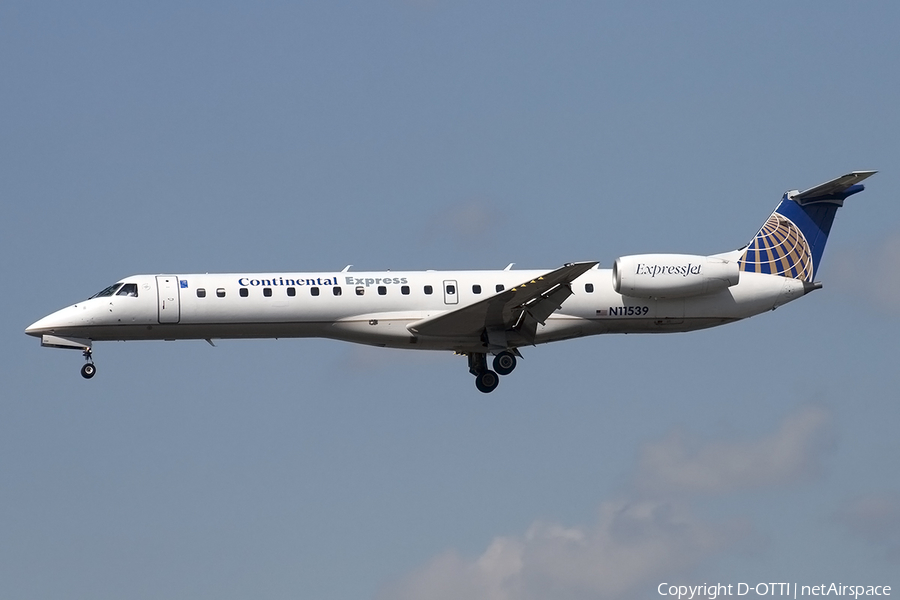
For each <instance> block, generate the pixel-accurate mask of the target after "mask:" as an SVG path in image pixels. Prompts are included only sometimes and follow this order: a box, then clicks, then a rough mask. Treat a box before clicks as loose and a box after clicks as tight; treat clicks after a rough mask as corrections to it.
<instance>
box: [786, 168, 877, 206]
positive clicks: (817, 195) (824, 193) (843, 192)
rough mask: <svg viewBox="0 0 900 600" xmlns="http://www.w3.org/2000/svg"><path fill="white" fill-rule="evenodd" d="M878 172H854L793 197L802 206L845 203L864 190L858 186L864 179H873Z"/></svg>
mask: <svg viewBox="0 0 900 600" xmlns="http://www.w3.org/2000/svg"><path fill="white" fill-rule="evenodd" d="M877 172H878V171H853V172H852V173H847V174H846V175H842V176H840V177H838V178H837V179H832V180H831V181H826V182H825V183H820V184H819V185H817V186H815V187H811V188H809V189H808V190H803V191H802V192H799V193H797V194H794V195H793V196H791V197H792V198H793V199H794V200H795V201H797V202H799V203H800V204H811V203H813V202H827V201H832V202H834V201H837V202H843V201H844V200H845V199H846V198H847V197H848V196H851V195H853V194H855V193H857V192H861V191H862V190H863V186H861V185H857V184H859V182H860V181H862V180H863V179H866V178H867V177H871V176H872V175H874V174H875V173H877Z"/></svg>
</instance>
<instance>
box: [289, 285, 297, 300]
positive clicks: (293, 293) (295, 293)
mask: <svg viewBox="0 0 900 600" xmlns="http://www.w3.org/2000/svg"><path fill="white" fill-rule="evenodd" d="M287 295H288V296H290V297H291V298H293V297H294V296H296V295H297V288H292V287H289V288H288V289H287Z"/></svg>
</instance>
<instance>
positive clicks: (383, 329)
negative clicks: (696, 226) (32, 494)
mask: <svg viewBox="0 0 900 600" xmlns="http://www.w3.org/2000/svg"><path fill="white" fill-rule="evenodd" d="M546 272H547V271H546V270H540V271H520V270H502V271H424V272H423V271H415V272H392V271H391V272H349V271H343V272H331V273H257V274H243V273H230V274H191V275H136V276H133V277H126V278H125V279H122V280H121V281H120V283H123V284H135V286H134V287H133V288H128V289H135V288H136V290H137V295H136V296H135V295H123V294H121V292H120V294H118V295H117V294H115V293H114V294H113V295H107V296H100V297H94V298H91V299H88V300H85V301H82V302H79V303H77V304H75V305H72V306H69V307H68V308H64V309H62V310H59V311H57V312H55V313H53V314H51V315H48V316H47V317H45V318H43V319H41V320H39V321H38V322H36V323H34V324H33V325H31V326H30V327H29V328H28V329H27V330H26V332H27V333H28V334H30V335H34V336H45V339H50V338H47V337H46V336H58V337H62V338H74V339H81V340H90V341H105V340H152V339H172V340H174V339H224V338H286V337H322V338H332V339H337V340H343V341H348V342H356V343H361V344H369V345H375V346H386V347H392V348H410V349H429V350H452V351H457V352H466V353H469V352H484V351H485V349H486V344H485V343H484V341H483V340H479V339H473V338H472V336H466V335H460V336H454V335H441V336H430V337H429V336H424V335H418V334H417V333H415V331H414V330H415V323H417V322H419V321H422V320H423V319H429V318H432V317H435V316H436V315H440V314H442V313H445V312H447V311H454V310H457V309H459V308H462V307H465V306H466V305H469V304H473V303H475V302H478V301H481V300H484V299H485V298H488V297H489V296H492V295H494V294H497V293H498V291H502V290H503V289H510V288H512V287H514V286H517V285H520V284H522V283H524V282H527V281H529V280H530V279H532V278H537V277H540V276H541V275H543V274H545V273H546ZM501 286H502V287H501ZM125 289H126V288H124V287H122V288H120V290H125ZM571 289H572V292H573V293H572V295H571V296H569V297H568V298H567V299H566V300H565V301H564V302H563V303H562V306H561V307H560V308H559V309H558V310H556V311H555V312H553V313H552V314H551V315H550V316H549V317H548V318H547V319H546V320H545V322H544V323H543V324H540V325H539V326H538V327H537V331H536V334H535V338H534V342H533V343H535V344H537V343H545V342H551V341H556V340H563V339H569V338H575V337H581V336H586V335H596V334H602V333H660V332H676V331H691V330H696V329H703V328H706V327H712V326H715V325H720V324H723V323H728V322H731V321H736V320H739V319H743V318H746V317H750V316H752V315H755V314H759V313H761V312H765V311H768V310H772V309H773V308H775V307H777V306H779V305H781V304H784V303H786V302H789V301H791V300H793V299H795V298H798V297H800V296H802V295H803V294H804V293H805V291H807V290H805V289H804V284H803V282H802V281H799V280H796V279H790V278H785V277H780V276H775V275H767V274H762V273H749V272H746V273H741V277H740V282H739V283H738V284H737V285H733V286H731V287H728V288H726V289H724V290H721V291H718V292H716V293H712V294H706V295H698V296H690V297H685V298H668V299H658V298H650V299H643V298H635V297H630V296H623V295H621V294H618V293H616V292H615V290H614V287H613V274H612V271H611V270H609V269H597V268H594V269H591V270H589V271H587V272H585V273H584V274H583V275H581V276H580V277H578V278H577V279H575V280H574V281H572V282H571ZM509 342H510V346H518V345H524V344H520V343H517V340H515V339H510V340H509ZM48 345H50V344H48Z"/></svg>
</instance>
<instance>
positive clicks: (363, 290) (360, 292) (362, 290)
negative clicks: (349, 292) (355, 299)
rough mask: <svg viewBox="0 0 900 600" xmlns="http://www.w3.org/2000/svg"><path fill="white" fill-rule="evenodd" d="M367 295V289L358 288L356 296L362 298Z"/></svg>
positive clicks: (359, 286)
mask: <svg viewBox="0 0 900 600" xmlns="http://www.w3.org/2000/svg"><path fill="white" fill-rule="evenodd" d="M365 293H366V288H364V287H363V286H361V285H358V286H356V295H357V296H362V295H363V294H365Z"/></svg>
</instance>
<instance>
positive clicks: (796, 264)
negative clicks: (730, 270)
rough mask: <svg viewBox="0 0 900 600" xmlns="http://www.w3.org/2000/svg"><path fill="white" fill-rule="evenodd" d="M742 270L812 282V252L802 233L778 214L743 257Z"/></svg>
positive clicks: (771, 219) (769, 221)
mask: <svg viewBox="0 0 900 600" xmlns="http://www.w3.org/2000/svg"><path fill="white" fill-rule="evenodd" d="M740 264H741V271H748V272H750V273H768V274H770V275H781V276H782V277H791V278H793V279H800V280H802V281H811V280H812V274H813V264H812V255H811V254H810V250H809V243H807V241H806V237H805V236H804V235H803V232H801V231H800V229H799V228H798V227H797V226H796V225H794V223H793V222H791V221H790V220H789V219H787V218H786V217H784V216H782V215H780V214H778V213H775V214H773V215H772V216H771V217H769V220H768V221H766V224H765V225H763V227H762V229H760V230H759V233H757V234H756V237H755V238H753V241H752V242H750V245H749V246H747V249H746V250H745V251H744V255H743V256H742V257H741V261H740Z"/></svg>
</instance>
